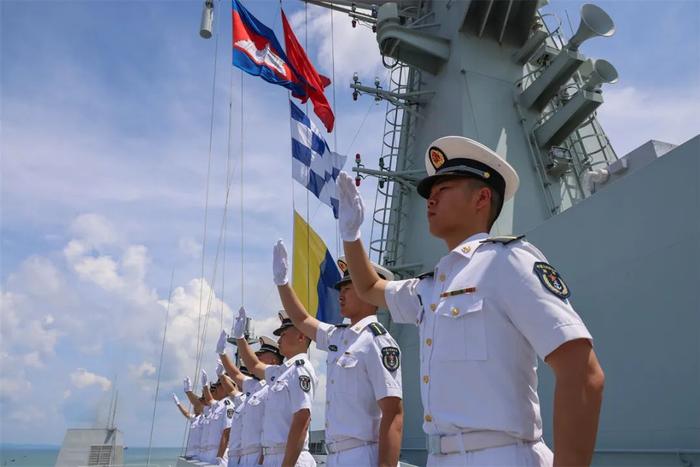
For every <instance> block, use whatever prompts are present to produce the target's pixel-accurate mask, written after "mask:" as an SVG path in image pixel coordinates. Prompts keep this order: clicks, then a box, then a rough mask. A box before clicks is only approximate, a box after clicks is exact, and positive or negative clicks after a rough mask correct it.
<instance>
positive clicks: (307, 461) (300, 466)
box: [263, 451, 316, 467]
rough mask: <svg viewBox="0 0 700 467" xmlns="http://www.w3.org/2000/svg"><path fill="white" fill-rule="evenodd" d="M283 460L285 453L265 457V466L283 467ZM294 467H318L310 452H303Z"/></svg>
mask: <svg viewBox="0 0 700 467" xmlns="http://www.w3.org/2000/svg"><path fill="white" fill-rule="evenodd" d="M282 460H284V453H283V452H280V453H279V454H270V455H269V456H265V460H264V461H263V466H264V467H280V466H281V465H282ZM294 467H316V461H315V460H314V458H313V456H312V455H311V454H310V453H309V451H301V454H299V458H298V459H297V462H296V464H294Z"/></svg>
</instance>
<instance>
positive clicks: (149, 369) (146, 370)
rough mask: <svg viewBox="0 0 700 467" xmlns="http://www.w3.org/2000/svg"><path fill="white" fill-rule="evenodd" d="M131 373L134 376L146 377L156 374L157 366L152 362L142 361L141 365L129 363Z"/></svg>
mask: <svg viewBox="0 0 700 467" xmlns="http://www.w3.org/2000/svg"><path fill="white" fill-rule="evenodd" d="M129 373H131V376H133V377H134V378H139V379H140V378H144V377H149V376H153V375H155V374H156V367H155V366H153V364H152V363H151V362H142V363H141V364H140V365H138V366H135V365H129Z"/></svg>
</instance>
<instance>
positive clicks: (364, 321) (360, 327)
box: [348, 315, 378, 334]
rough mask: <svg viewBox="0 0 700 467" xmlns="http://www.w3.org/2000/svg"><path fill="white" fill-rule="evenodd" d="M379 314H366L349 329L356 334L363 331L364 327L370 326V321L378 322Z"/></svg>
mask: <svg viewBox="0 0 700 467" xmlns="http://www.w3.org/2000/svg"><path fill="white" fill-rule="evenodd" d="M377 322H378V320H377V315H369V316H365V317H364V318H362V319H361V320H360V321H358V322H357V323H355V324H353V325H352V326H348V329H351V330H352V331H353V332H354V333H355V334H359V333H360V332H362V330H363V329H364V328H366V327H367V326H369V324H370V323H377Z"/></svg>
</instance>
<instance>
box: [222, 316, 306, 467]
mask: <svg viewBox="0 0 700 467" xmlns="http://www.w3.org/2000/svg"><path fill="white" fill-rule="evenodd" d="M279 318H280V327H279V328H277V329H276V330H275V331H274V332H273V334H274V335H275V336H278V337H279V341H278V344H279V350H280V353H281V354H282V355H284V357H285V359H286V360H285V361H284V363H282V364H281V365H267V364H265V363H263V362H262V361H260V359H259V358H258V357H257V356H256V355H255V352H253V350H252V349H251V348H250V346H249V345H248V342H247V340H246V339H245V336H244V334H245V323H246V312H245V309H244V308H243V307H241V309H240V310H239V312H238V317H237V318H236V322H235V324H234V331H233V337H235V338H236V345H237V346H238V351H239V353H240V356H241V358H242V359H243V363H244V364H245V366H246V367H247V368H248V369H249V370H250V372H251V373H252V374H254V375H255V376H257V377H258V378H260V379H265V381H266V382H267V384H268V385H269V389H268V390H267V398H266V400H265V409H264V415H263V426H262V434H261V444H262V447H263V457H264V459H263V465H264V466H266V467H279V466H280V465H281V466H283V467H292V466H295V467H315V466H316V461H315V460H314V458H313V457H312V456H311V454H310V453H309V424H310V423H311V405H312V403H313V399H314V392H315V391H316V385H317V384H318V380H317V378H316V372H315V371H314V368H313V366H311V361H310V360H309V356H308V354H307V352H308V349H309V344H310V343H311V341H310V340H309V339H308V338H307V337H306V336H304V334H302V333H301V332H300V331H299V330H298V329H297V328H296V327H294V324H292V320H291V319H289V317H288V316H286V315H285V314H284V313H282V312H280V314H279Z"/></svg>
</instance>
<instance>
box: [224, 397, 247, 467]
mask: <svg viewBox="0 0 700 467" xmlns="http://www.w3.org/2000/svg"><path fill="white" fill-rule="evenodd" d="M228 399H230V400H231V401H232V402H233V405H232V406H228V407H227V409H226V418H227V419H228V420H230V422H229V423H230V425H229V427H230V428H231V431H230V432H229V437H228V448H227V451H226V453H225V456H224V459H225V461H226V462H225V463H224V465H225V466H231V465H238V463H237V459H238V457H237V456H236V455H235V452H236V451H237V450H238V449H240V447H241V435H242V431H241V430H242V427H241V420H240V410H241V408H242V407H243V406H244V405H245V401H246V394H245V393H241V394H238V395H237V396H234V397H229V398H228ZM217 449H218V447H217ZM232 462H234V463H232Z"/></svg>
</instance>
